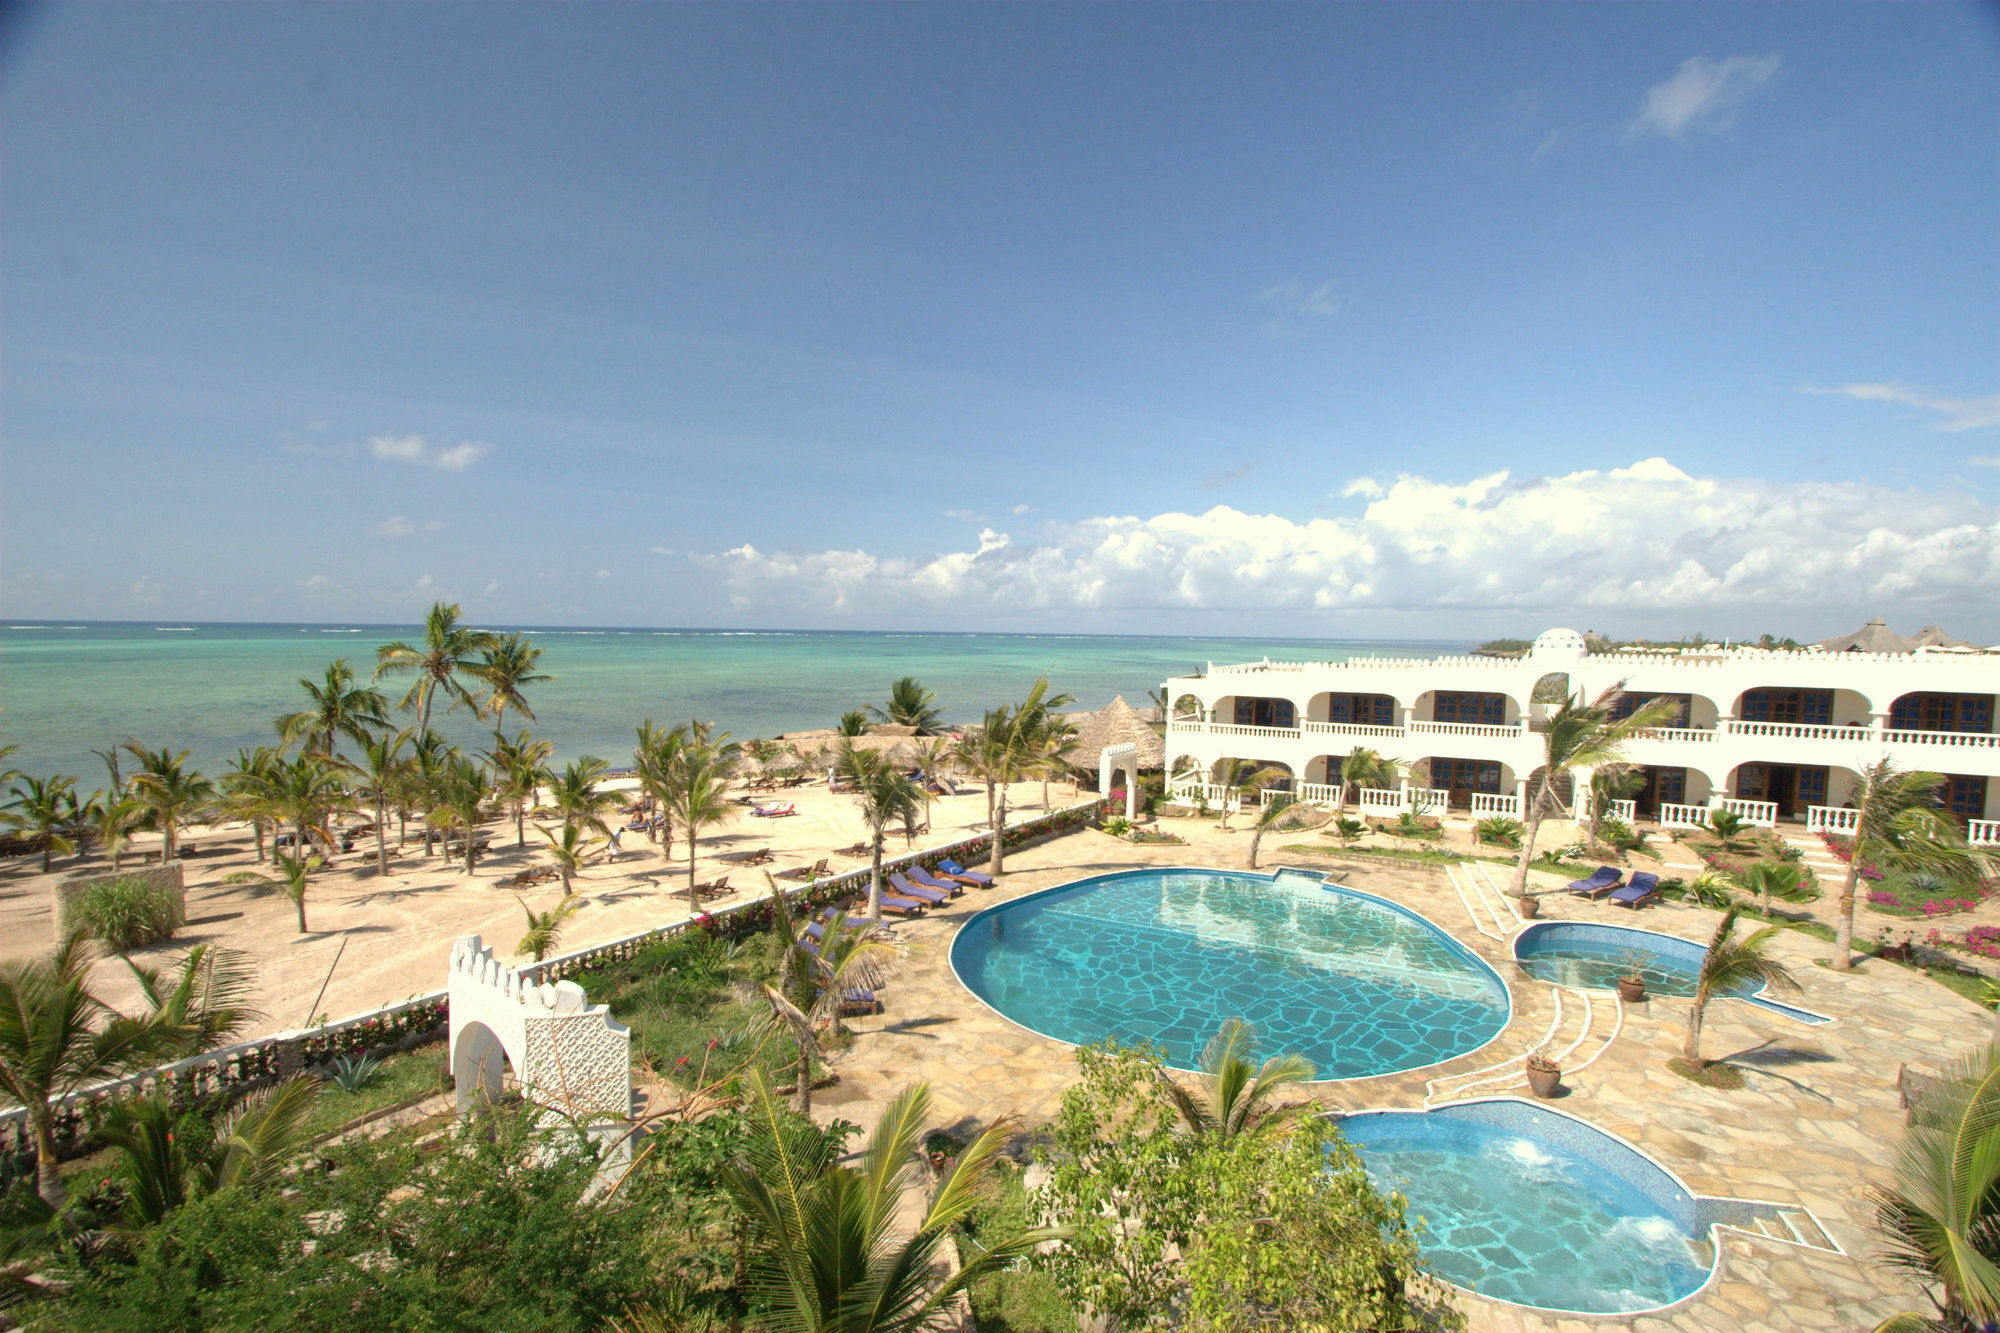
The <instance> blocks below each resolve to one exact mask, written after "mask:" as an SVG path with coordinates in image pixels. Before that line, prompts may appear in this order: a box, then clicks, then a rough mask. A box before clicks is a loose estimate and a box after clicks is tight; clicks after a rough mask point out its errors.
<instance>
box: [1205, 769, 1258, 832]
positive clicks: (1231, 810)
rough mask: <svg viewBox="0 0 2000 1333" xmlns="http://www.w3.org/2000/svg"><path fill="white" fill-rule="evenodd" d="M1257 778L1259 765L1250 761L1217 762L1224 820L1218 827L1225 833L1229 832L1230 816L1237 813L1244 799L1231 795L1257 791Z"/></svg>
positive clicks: (1216, 773) (1216, 770)
mask: <svg viewBox="0 0 2000 1333" xmlns="http://www.w3.org/2000/svg"><path fill="white" fill-rule="evenodd" d="M1257 778H1258V771H1257V765H1255V764H1253V763H1251V762H1250V761H1249V760H1248V759H1218V760H1217V761H1216V763H1215V781H1216V783H1217V784H1218V785H1220V786H1221V788H1222V790H1223V798H1222V820H1221V823H1220V824H1219V825H1218V827H1219V828H1221V830H1222V831H1223V832H1224V833H1227V832H1229V816H1231V815H1233V814H1235V813H1236V805H1237V802H1238V801H1240V800H1241V799H1242V797H1241V796H1240V795H1237V796H1232V795H1230V794H1229V793H1231V792H1241V791H1243V790H1244V789H1245V788H1248V789H1250V790H1252V791H1255V790H1257V789H1258V786H1259V784H1258V782H1257Z"/></svg>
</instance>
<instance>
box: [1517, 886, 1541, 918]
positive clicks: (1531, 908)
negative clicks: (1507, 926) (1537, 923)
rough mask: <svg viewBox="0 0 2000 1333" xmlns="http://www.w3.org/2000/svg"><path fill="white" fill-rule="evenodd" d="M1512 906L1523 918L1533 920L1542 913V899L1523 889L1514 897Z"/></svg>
mask: <svg viewBox="0 0 2000 1333" xmlns="http://www.w3.org/2000/svg"><path fill="white" fill-rule="evenodd" d="M1514 908H1515V910H1516V911H1518V912H1520V914H1521V916H1522V917H1523V918H1524V919H1525V920H1528V921H1533V920H1534V919H1535V918H1536V917H1538V916H1540V915H1541V913H1542V900H1541V899H1540V898H1537V897H1536V896H1535V895H1534V894H1532V893H1530V892H1528V891H1527V890H1526V889H1523V890H1521V892H1520V893H1518V894H1516V895H1515V897H1514Z"/></svg>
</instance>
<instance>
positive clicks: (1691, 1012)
mask: <svg viewBox="0 0 2000 1333" xmlns="http://www.w3.org/2000/svg"><path fill="white" fill-rule="evenodd" d="M1742 910H1743V909H1742V908H1741V907H1740V906H1732V907H1731V908H1730V909H1729V910H1728V911H1726V912H1724V913H1723V914H1722V920H1721V921H1720V922H1719V923H1717V925H1716V927H1715V934H1714V935H1713V936H1711V937H1710V938H1709V941H1708V951H1707V952H1706V953H1704V954H1703V955H1702V958H1701V971H1700V973H1699V974H1698V975H1697V976H1696V977H1695V983H1694V1000H1693V1001H1692V1002H1691V1003H1690V1005H1689V1006H1688V1025H1687V1039H1686V1041H1685V1042H1683V1043H1682V1046H1681V1054H1682V1055H1684V1056H1686V1057H1687V1062H1688V1068H1690V1069H1692V1070H1694V1071H1695V1072H1696V1073H1700V1072H1701V1071H1702V1069H1703V1068H1705V1067H1706V1066H1707V1063H1708V1062H1707V1061H1705V1060H1703V1059H1702V1058H1701V1020H1702V1014H1703V1012H1704V1011H1705V1010H1707V1008H1708V1002H1709V1001H1710V1000H1712V999H1714V998H1715V997H1716V996H1717V995H1727V994H1731V993H1733V992H1735V991H1737V990H1739V989H1745V988H1748V987H1749V986H1751V985H1753V984H1755V983H1757V982H1762V983H1763V984H1764V988H1765V989H1766V990H1770V991H1775V992H1777V993H1778V994H1780V995H1796V994H1797V993H1798V990H1799V983H1798V980H1797V978H1795V977H1793V976H1792V970H1791V969H1790V968H1788V967H1786V966H1785V965H1784V964H1783V963H1781V962H1779V961H1778V960H1777V959H1775V958H1772V957H1770V956H1769V955H1767V954H1766V953H1765V952H1764V948H1765V946H1766V945H1767V944H1769V943H1770V942H1771V937H1772V936H1774V935H1776V934H1777V933H1778V931H1779V929H1780V928H1779V927H1777V926H1766V927H1764V928H1763V929H1762V930H1758V931H1752V932H1751V933H1750V934H1749V935H1747V936H1745V937H1744V938H1742V939H1740V940H1737V939H1732V938H1730V937H1731V936H1732V935H1733V934H1734V933H1735V931H1736V918H1737V916H1738V915H1739V914H1740V913H1741V912H1742Z"/></svg>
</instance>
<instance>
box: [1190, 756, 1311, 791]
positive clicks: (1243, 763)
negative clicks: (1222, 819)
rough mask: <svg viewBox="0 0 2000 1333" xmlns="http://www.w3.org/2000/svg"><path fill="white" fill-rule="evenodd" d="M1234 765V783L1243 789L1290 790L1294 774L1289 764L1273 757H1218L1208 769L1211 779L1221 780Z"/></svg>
mask: <svg viewBox="0 0 2000 1333" xmlns="http://www.w3.org/2000/svg"><path fill="white" fill-rule="evenodd" d="M1232 765H1234V766H1235V783H1234V785H1235V786H1236V787H1237V788H1238V789H1240V790H1243V791H1250V790H1253V789H1254V790H1258V791H1290V790H1291V789H1292V782H1293V778H1294V774H1293V773H1292V766H1291V765H1290V764H1286V763H1281V762H1279V761H1278V760H1275V759H1233V758H1232V759H1218V760H1216V761H1215V764H1214V765H1213V766H1212V767H1211V768H1210V769H1209V772H1208V775H1209V778H1210V780H1211V781H1214V782H1221V781H1222V780H1223V778H1224V776H1225V775H1226V774H1228V772H1229V771H1230V768H1231V766H1232Z"/></svg>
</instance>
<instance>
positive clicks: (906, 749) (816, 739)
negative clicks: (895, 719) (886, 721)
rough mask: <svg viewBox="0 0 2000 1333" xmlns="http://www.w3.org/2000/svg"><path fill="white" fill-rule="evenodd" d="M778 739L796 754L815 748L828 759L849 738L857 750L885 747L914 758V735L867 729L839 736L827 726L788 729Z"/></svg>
mask: <svg viewBox="0 0 2000 1333" xmlns="http://www.w3.org/2000/svg"><path fill="white" fill-rule="evenodd" d="M778 740H779V741H780V742H781V743H783V744H785V745H789V746H791V747H792V749H793V750H794V751H795V752H797V753H798V754H800V755H810V754H813V753H815V752H819V753H821V754H822V756H823V759H824V761H825V762H828V763H831V762H832V760H833V753H834V751H836V750H838V749H839V748H840V745H841V742H842V741H849V742H851V743H852V744H853V746H854V748H855V749H857V750H886V751H888V752H889V753H891V754H893V755H895V756H897V758H898V759H911V760H913V759H915V758H916V753H917V752H916V744H917V740H916V738H915V737H914V736H907V735H905V736H880V735H876V734H874V733H870V734H868V735H866V736H842V735H841V734H840V733H839V732H837V731H835V730H833V729H832V728H831V727H828V728H825V729H823V730H819V731H788V732H786V733H784V734H783V735H782V736H780V737H778Z"/></svg>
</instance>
